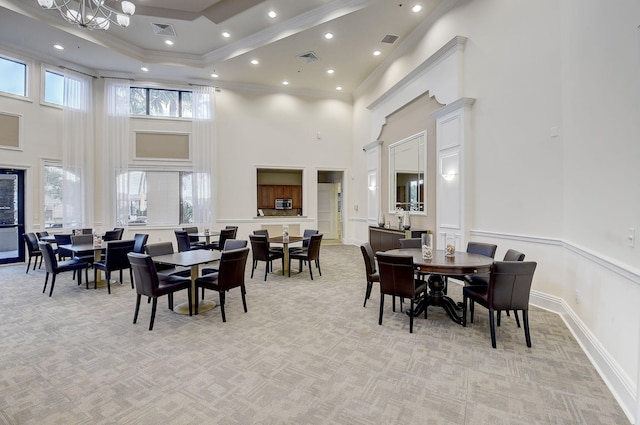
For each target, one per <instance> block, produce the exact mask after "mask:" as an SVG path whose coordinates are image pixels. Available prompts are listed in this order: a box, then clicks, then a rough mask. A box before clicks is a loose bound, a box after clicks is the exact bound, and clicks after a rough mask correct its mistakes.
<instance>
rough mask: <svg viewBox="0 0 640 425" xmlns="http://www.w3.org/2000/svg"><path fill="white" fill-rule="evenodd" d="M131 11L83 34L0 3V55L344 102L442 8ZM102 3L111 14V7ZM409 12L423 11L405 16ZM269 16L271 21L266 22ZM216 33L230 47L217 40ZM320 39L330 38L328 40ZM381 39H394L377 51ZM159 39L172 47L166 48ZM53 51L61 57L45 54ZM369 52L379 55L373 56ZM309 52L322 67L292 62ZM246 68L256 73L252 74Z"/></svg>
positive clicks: (157, 6) (207, 2)
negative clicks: (126, 22) (118, 21)
mask: <svg viewBox="0 0 640 425" xmlns="http://www.w3.org/2000/svg"><path fill="white" fill-rule="evenodd" d="M132 1H133V2H134V3H135V4H136V14H135V15H134V16H133V17H132V19H131V25H130V26H129V27H128V28H120V27H117V26H116V25H111V27H110V28H109V30H107V31H101V30H95V31H89V30H86V29H81V28H78V27H76V26H74V25H71V24H69V23H67V22H66V21H64V20H63V19H62V17H61V16H60V14H59V13H58V12H57V11H56V10H44V9H42V8H40V7H39V6H38V2H37V0H0V45H1V46H3V47H6V48H8V49H10V50H14V51H17V52H18V53H21V52H22V53H25V54H29V55H35V56H37V57H39V58H43V59H44V60H45V61H46V62H47V63H48V64H49V65H54V66H58V65H62V66H68V67H73V66H74V65H75V66H76V67H78V68H79V69H80V70H83V71H88V72H90V73H92V74H94V75H101V76H125V77H130V78H134V79H136V80H141V81H170V82H176V83H188V82H194V83H203V82H211V84H214V85H221V86H224V84H250V85H257V86H266V87H274V88H276V87H283V86H282V81H284V80H287V81H288V82H289V86H288V89H298V90H307V91H314V92H315V91H319V92H326V93H335V92H336V87H337V86H341V87H342V88H343V90H342V93H351V92H352V91H353V90H355V89H356V88H357V87H358V86H359V85H360V84H361V83H362V82H363V81H364V80H365V79H366V78H367V76H368V75H369V74H371V72H373V71H374V70H375V69H376V67H377V66H379V65H380V64H381V63H382V61H383V60H384V58H385V57H387V56H388V55H389V54H390V53H391V52H392V51H393V50H394V49H396V48H397V47H398V46H399V45H401V43H402V42H403V40H404V39H406V37H407V36H408V35H409V34H410V33H411V31H413V30H414V29H415V28H416V27H417V26H418V24H420V22H422V21H423V20H425V19H426V17H427V16H428V15H429V13H431V12H433V10H434V8H435V7H436V6H437V5H438V4H439V3H440V2H441V1H442V0H410V1H408V2H407V3H405V2H404V1H403V0H395V1H394V0H180V1H176V0H132ZM107 3H110V4H111V5H113V6H114V8H116V9H119V5H118V4H116V3H117V2H115V1H113V0H107ZM414 4H420V5H422V6H423V9H422V11H420V12H418V13H413V12H412V11H411V7H412V6H413V5H414ZM269 10H274V11H276V12H277V13H278V16H277V17H276V18H275V19H271V18H269V17H267V12H268V11H269ZM153 23H159V24H170V25H172V26H173V28H174V30H175V33H176V35H175V36H173V37H171V36H160V35H156V34H154V31H153V27H152V24H153ZM223 31H228V32H229V33H231V37H229V38H224V37H222V35H221V34H222V32H223ZM326 32H332V33H333V34H334V38H333V39H331V40H326V39H325V38H324V37H323V35H324V34H325V33H326ZM387 34H393V35H398V36H400V37H399V38H398V40H397V41H396V42H395V43H394V44H392V45H390V44H385V43H381V40H382V38H383V37H384V36H385V35H387ZM166 39H171V40H173V41H174V43H175V44H174V45H173V46H167V45H166V44H165V43H164V41H165V40H166ZM55 43H59V44H62V45H64V46H65V50H63V51H58V50H55V49H53V47H52V46H53V44H55ZM374 50H380V51H381V52H382V54H381V55H380V56H373V54H372V52H373V51H374ZM310 51H312V52H314V53H315V54H316V55H317V56H318V57H319V58H320V60H319V61H317V62H314V63H310V64H305V63H303V62H301V61H300V60H298V59H297V58H296V57H297V56H298V55H300V54H303V53H307V52H310ZM254 58H255V59H258V60H259V61H260V64H259V65H251V64H250V60H251V59H254ZM142 66H145V67H147V68H149V72H147V73H145V72H142V71H141V70H140V68H141V67H142ZM327 69H334V70H335V73H334V74H333V75H329V74H327ZM213 72H215V73H216V74H218V75H219V77H218V78H217V79H214V78H212V77H211V74H212V73H213Z"/></svg>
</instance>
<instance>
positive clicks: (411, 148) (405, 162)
mask: <svg viewBox="0 0 640 425" xmlns="http://www.w3.org/2000/svg"><path fill="white" fill-rule="evenodd" d="M426 164H427V132H426V131H423V132H420V133H418V134H416V135H413V136H411V137H407V138H406V139H403V140H400V141H399V142H396V143H394V144H392V145H390V146H389V208H390V210H391V211H390V212H391V213H395V211H396V210H397V209H398V208H402V209H403V210H405V211H410V212H411V214H416V215H426V208H425V204H424V201H425V199H426V194H425V175H426V171H427V170H426Z"/></svg>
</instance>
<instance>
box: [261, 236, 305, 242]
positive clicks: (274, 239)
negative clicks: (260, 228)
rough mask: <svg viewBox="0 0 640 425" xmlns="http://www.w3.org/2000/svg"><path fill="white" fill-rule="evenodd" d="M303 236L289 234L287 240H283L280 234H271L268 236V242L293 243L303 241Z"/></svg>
mask: <svg viewBox="0 0 640 425" xmlns="http://www.w3.org/2000/svg"><path fill="white" fill-rule="evenodd" d="M303 240H304V237H302V236H289V242H284V241H283V240H282V236H272V237H270V238H269V242H272V243H293V242H300V241H303Z"/></svg>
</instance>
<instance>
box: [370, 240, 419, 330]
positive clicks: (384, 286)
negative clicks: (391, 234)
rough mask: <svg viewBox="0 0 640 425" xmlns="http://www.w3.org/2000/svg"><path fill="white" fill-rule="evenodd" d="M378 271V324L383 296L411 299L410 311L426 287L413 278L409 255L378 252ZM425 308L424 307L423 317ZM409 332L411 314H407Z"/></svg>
mask: <svg viewBox="0 0 640 425" xmlns="http://www.w3.org/2000/svg"><path fill="white" fill-rule="evenodd" d="M376 255H377V257H378V273H379V274H380V316H379V318H378V324H379V325H382V313H383V311H384V296H385V295H392V296H394V297H395V296H398V297H401V298H408V299H409V300H410V301H411V311H414V307H415V302H416V300H417V299H418V297H419V296H420V294H423V293H424V292H425V291H426V289H427V284H426V283H424V282H423V281H421V280H417V279H416V278H415V267H414V265H413V256H411V255H391V254H385V253H384V252H378V253H377V254H376ZM426 317H427V309H426V308H425V318H426ZM409 332H410V333H413V314H409Z"/></svg>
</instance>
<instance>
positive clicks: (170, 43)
mask: <svg viewBox="0 0 640 425" xmlns="http://www.w3.org/2000/svg"><path fill="white" fill-rule="evenodd" d="M164 44H166V45H167V46H173V40H165V41H164Z"/></svg>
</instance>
